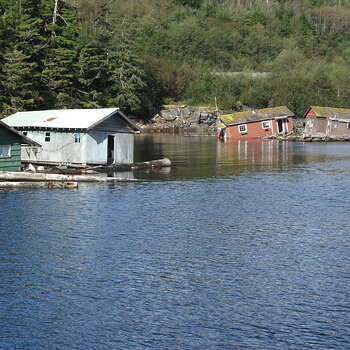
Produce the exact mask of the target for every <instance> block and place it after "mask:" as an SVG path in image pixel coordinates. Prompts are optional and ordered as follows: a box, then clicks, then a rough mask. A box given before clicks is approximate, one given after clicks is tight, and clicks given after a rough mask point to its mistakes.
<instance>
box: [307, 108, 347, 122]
mask: <svg viewBox="0 0 350 350" xmlns="http://www.w3.org/2000/svg"><path fill="white" fill-rule="evenodd" d="M310 109H312V110H313V112H314V113H315V116H316V117H319V118H334V119H342V118H343V119H344V118H345V119H346V118H347V119H349V118H350V109H347V108H334V107H320V106H311V107H310V108H309V109H308V110H307V112H306V113H305V115H306V114H307V113H308V112H309V110H310Z"/></svg>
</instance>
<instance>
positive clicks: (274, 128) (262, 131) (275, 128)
mask: <svg viewBox="0 0 350 350" xmlns="http://www.w3.org/2000/svg"><path fill="white" fill-rule="evenodd" d="M293 117H294V113H293V112H292V111H291V110H290V109H289V108H288V107H285V106H282V107H274V108H264V109H257V110H249V111H245V112H238V113H233V114H229V115H223V116H221V121H222V122H223V125H219V126H218V135H219V138H220V139H237V140H243V139H259V138H262V137H266V136H272V135H278V134H287V133H291V132H292V131H293Z"/></svg>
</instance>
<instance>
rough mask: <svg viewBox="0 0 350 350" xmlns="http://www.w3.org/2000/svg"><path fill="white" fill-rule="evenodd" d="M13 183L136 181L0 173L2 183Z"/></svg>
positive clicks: (79, 176)
mask: <svg viewBox="0 0 350 350" xmlns="http://www.w3.org/2000/svg"><path fill="white" fill-rule="evenodd" d="M1 181H12V182H21V181H22V182H23V181H30V182H35V181H57V182H58V181H61V182H135V181H140V180H136V179H122V178H119V177H107V176H106V177H102V176H92V175H62V174H45V173H26V172H11V171H0V182H1Z"/></svg>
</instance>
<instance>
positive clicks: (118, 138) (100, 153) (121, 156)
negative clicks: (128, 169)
mask: <svg viewBox="0 0 350 350" xmlns="http://www.w3.org/2000/svg"><path fill="white" fill-rule="evenodd" d="M108 136H114V137H115V138H114V160H115V163H116V164H129V163H133V162H134V134H124V133H112V132H106V131H97V130H92V131H90V132H89V133H88V134H87V142H86V154H87V157H86V163H88V164H106V163H107V147H108V144H107V142H108V141H107V140H108Z"/></svg>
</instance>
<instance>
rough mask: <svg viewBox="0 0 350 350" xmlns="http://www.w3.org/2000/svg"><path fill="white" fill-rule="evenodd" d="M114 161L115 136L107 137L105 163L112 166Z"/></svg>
mask: <svg viewBox="0 0 350 350" xmlns="http://www.w3.org/2000/svg"><path fill="white" fill-rule="evenodd" d="M114 161H115V136H114V135H108V142H107V163H108V164H113V163H114Z"/></svg>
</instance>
